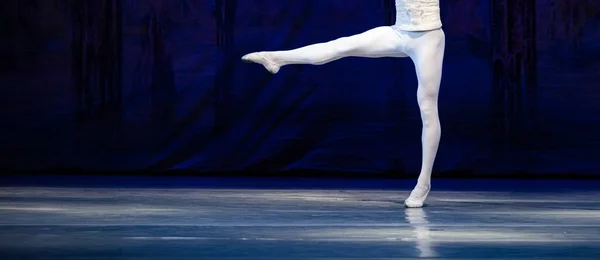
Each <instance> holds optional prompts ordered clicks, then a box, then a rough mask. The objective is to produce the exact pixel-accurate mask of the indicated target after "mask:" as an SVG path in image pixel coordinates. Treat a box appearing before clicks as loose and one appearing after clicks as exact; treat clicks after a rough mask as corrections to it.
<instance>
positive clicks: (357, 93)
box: [0, 0, 600, 176]
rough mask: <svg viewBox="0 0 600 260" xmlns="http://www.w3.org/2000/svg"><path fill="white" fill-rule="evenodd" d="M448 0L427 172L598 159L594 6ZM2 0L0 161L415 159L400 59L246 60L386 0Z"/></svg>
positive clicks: (581, 167)
mask: <svg viewBox="0 0 600 260" xmlns="http://www.w3.org/2000/svg"><path fill="white" fill-rule="evenodd" d="M441 2H442V19H443V23H444V30H445V31H446V35H447V41H448V42H447V50H446V59H445V67H444V68H445V70H444V76H443V83H442V90H441V96H440V114H441V120H442V128H443V135H442V143H441V146H440V151H439V155H438V160H437V163H436V167H435V171H436V172H438V173H451V172H458V171H462V172H468V173H471V174H473V175H479V176H484V175H486V174H488V175H489V174H494V173H517V172H518V173H522V174H524V175H527V174H532V175H546V176H551V175H553V174H564V173H571V174H585V175H594V174H600V164H599V163H597V161H598V159H600V135H599V134H598V133H599V132H600V102H598V100H599V98H600V73H599V72H600V62H598V59H597V57H599V56H600V41H599V40H600V39H599V37H598V35H600V26H599V25H600V12H599V11H598V10H600V3H599V2H598V1H593V0H537V4H535V5H527V4H526V3H525V2H527V1H516V2H519V3H520V4H517V5H516V6H517V7H514V5H513V7H510V5H509V7H508V8H517V9H519V8H520V7H519V6H522V8H520V9H523V10H525V11H521V12H516V11H514V10H513V11H511V10H512V9H511V10H509V11H508V12H502V10H504V9H502V8H504V7H502V4H503V3H504V2H507V1H494V2H489V1H484V0H451V1H449V0H447V1H444V0H443V1H441ZM508 2H510V1H508ZM529 2H531V1H529ZM1 5H2V6H1V10H2V11H0V12H1V13H2V15H0V19H1V21H0V26H2V27H3V28H2V30H3V39H2V40H1V41H0V55H1V56H0V69H1V70H0V91H1V92H0V104H2V106H3V109H1V110H0V116H1V118H2V120H1V124H2V127H1V128H0V131H1V132H0V133H1V135H0V153H1V156H2V160H1V162H0V163H1V164H0V167H1V168H5V169H11V170H45V169H53V168H74V169H83V170H98V171H109V170H118V171H130V170H192V171H195V172H198V173H206V172H222V171H252V172H282V173H283V172H285V171H288V170H320V171H329V172H361V173H373V174H379V173H384V172H390V171H392V172H398V174H400V173H404V174H410V175H415V174H417V173H418V171H419V167H420V157H421V151H420V134H421V122H420V117H419V112H418V107H417V103H416V98H415V96H416V78H415V75H414V69H413V65H412V63H411V61H410V60H409V59H391V58H385V59H358V58H348V59H344V60H340V61H336V62H333V63H331V64H327V65H324V66H290V67H285V68H283V69H282V71H281V72H280V73H279V74H277V75H275V76H274V75H270V74H268V73H267V72H266V71H265V70H264V69H263V68H262V67H261V66H259V65H252V64H244V63H241V62H240V61H239V58H240V57H241V56H242V55H243V54H245V53H248V52H253V51H258V50H276V49H289V48H295V47H300V46H303V45H306V44H311V43H316V42H321V41H328V40H331V39H334V38H337V37H341V36H346V35H350V34H355V33H360V32H362V31H365V30H367V29H370V28H372V27H375V26H380V25H385V24H390V23H393V22H394V6H393V0H392V1H390V0H352V1H348V0H303V1H283V0H239V1H237V0H122V1H121V0H98V1H67V0H52V1H51V0H19V1H17V0H10V1H2V4H1ZM520 9H519V10H520ZM528 21H529V22H528ZM528 23H529V25H527V24H528ZM511 24H512V25H511ZM528 26H529V27H528ZM527 28H529V29H527ZM511 35H512V36H511ZM511 46H512V47H511ZM515 46H520V47H519V48H520V49H519V50H520V51H519V50H515ZM532 46H533V47H532ZM515 57H516V58H515ZM594 57H596V58H594ZM521 61H522V62H521ZM520 62H521V63H520ZM536 79H537V80H536ZM519 82H521V83H519ZM523 82H524V83H523Z"/></svg>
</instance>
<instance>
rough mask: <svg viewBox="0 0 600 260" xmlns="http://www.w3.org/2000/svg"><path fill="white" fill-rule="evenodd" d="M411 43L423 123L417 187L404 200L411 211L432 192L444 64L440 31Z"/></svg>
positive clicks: (429, 33) (442, 39)
mask: <svg viewBox="0 0 600 260" xmlns="http://www.w3.org/2000/svg"><path fill="white" fill-rule="evenodd" d="M413 43H414V48H411V49H410V50H409V51H408V53H409V55H410V56H411V58H412V60H413V62H414V64H415V69H416V72H417V78H418V81H419V88H418V90H417V99H418V103H419V109H420V110H421V119H422V121H423V132H422V137H421V142H422V163H421V172H420V174H419V179H418V181H417V185H416V187H415V188H414V189H413V191H412V192H411V194H410V196H409V197H408V199H406V201H405V205H406V206H407V207H411V208H420V207H422V206H423V203H424V202H425V200H426V199H427V196H428V195H429V191H430V189H431V172H432V170H433V164H434V161H435V157H436V154H437V150H438V146H439V143H440V136H441V126H440V119H439V115H438V95H439V89H440V82H441V79H442V63H443V60H444V49H445V36H444V32H443V31H442V30H441V29H440V30H435V31H430V32H426V33H425V34H423V36H421V37H419V38H417V39H415V40H414V42H413ZM411 45H412V44H411Z"/></svg>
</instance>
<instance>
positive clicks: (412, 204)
mask: <svg viewBox="0 0 600 260" xmlns="http://www.w3.org/2000/svg"><path fill="white" fill-rule="evenodd" d="M430 190H431V185H417V186H416V187H415V188H414V189H413V190H412V192H411V193H410V196H408V199H406V200H405V201H404V205H405V206H406V207H407V208H421V207H423V203H425V200H426V199H427V195H429V191H430Z"/></svg>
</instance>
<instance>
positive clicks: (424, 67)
mask: <svg viewBox="0 0 600 260" xmlns="http://www.w3.org/2000/svg"><path fill="white" fill-rule="evenodd" d="M407 35H408V36H409V37H408V39H409V40H408V42H407V45H406V52H407V54H408V55H409V56H410V58H411V59H412V60H413V62H414V64H415V70H416V74H417V79H418V81H419V90H418V92H420V93H419V94H421V95H437V92H438V91H439V86H440V82H441V78H442V65H443V60H444V51H445V45H446V39H445V38H446V37H445V35H444V31H443V30H442V29H438V30H434V31H428V32H410V33H408V34H407Z"/></svg>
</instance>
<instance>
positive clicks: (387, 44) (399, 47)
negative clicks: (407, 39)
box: [340, 26, 408, 58]
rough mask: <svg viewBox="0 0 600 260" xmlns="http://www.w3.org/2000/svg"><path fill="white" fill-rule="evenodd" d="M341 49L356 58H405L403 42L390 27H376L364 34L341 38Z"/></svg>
mask: <svg viewBox="0 0 600 260" xmlns="http://www.w3.org/2000/svg"><path fill="white" fill-rule="evenodd" d="M340 40H342V41H343V42H344V44H342V46H344V47H342V48H347V49H346V50H343V51H346V52H348V53H349V54H350V56H356V57H370V58H379V57H407V56H408V55H406V54H405V53H404V48H403V41H402V39H401V38H400V37H399V35H398V33H397V32H396V31H395V30H394V29H393V28H392V27H390V26H381V27H376V28H373V29H371V30H368V31H366V32H363V33H360V34H356V35H353V36H349V37H344V38H341V39H340Z"/></svg>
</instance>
